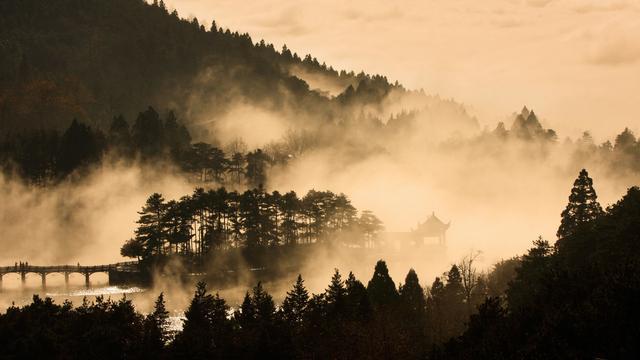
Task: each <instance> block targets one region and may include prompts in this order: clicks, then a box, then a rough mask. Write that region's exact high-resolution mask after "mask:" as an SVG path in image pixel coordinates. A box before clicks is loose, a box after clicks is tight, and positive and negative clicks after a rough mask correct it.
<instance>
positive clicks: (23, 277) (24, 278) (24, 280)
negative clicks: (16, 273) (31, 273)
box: [20, 271, 27, 286]
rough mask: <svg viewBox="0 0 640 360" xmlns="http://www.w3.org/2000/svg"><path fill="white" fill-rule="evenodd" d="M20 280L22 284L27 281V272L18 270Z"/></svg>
mask: <svg viewBox="0 0 640 360" xmlns="http://www.w3.org/2000/svg"><path fill="white" fill-rule="evenodd" d="M20 280H21V281H22V286H24V285H25V284H26V283H27V273H26V272H24V271H22V272H20Z"/></svg>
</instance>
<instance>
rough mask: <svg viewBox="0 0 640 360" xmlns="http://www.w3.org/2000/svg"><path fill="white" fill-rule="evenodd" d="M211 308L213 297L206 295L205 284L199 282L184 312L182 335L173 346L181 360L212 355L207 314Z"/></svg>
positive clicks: (211, 340)
mask: <svg viewBox="0 0 640 360" xmlns="http://www.w3.org/2000/svg"><path fill="white" fill-rule="evenodd" d="M212 308H213V297H212V296H211V295H210V294H207V288H206V284H205V283H204V282H202V281H201V282H199V283H198V284H197V285H196V291H195V294H194V296H193V299H191V304H189V307H188V308H187V311H185V313H184V316H185V320H184V327H183V330H182V333H180V334H179V336H178V337H177V338H176V340H175V342H174V346H175V348H176V350H177V351H178V353H179V354H180V356H179V357H181V358H198V359H200V358H207V357H209V356H210V354H212V353H213V339H212V336H211V326H210V321H209V314H210V313H211V309H212Z"/></svg>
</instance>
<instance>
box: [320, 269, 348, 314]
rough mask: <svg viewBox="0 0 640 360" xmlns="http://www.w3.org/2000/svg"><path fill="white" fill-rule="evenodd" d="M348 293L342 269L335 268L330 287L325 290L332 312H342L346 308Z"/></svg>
mask: <svg viewBox="0 0 640 360" xmlns="http://www.w3.org/2000/svg"><path fill="white" fill-rule="evenodd" d="M346 293H347V292H346V289H345V288H344V282H343V281H342V276H341V275H340V271H338V269H335V272H334V273H333V276H332V277H331V282H330V283H329V287H328V288H327V290H326V291H325V299H326V300H327V305H328V306H329V311H330V312H333V313H340V312H342V311H343V310H344V305H345V296H346Z"/></svg>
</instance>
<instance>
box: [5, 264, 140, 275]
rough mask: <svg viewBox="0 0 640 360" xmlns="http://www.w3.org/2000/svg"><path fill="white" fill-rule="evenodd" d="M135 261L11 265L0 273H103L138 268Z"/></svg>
mask: <svg viewBox="0 0 640 360" xmlns="http://www.w3.org/2000/svg"><path fill="white" fill-rule="evenodd" d="M138 264H139V263H138V262H137V261H123V262H118V263H113V264H105V265H89V266H82V265H45V266H40V265H27V266H25V265H24V264H22V265H13V266H0V273H3V274H6V273H22V272H35V273H52V272H79V273H87V272H89V273H90V272H104V271H109V270H116V269H127V268H128V269H130V268H133V267H137V266H138Z"/></svg>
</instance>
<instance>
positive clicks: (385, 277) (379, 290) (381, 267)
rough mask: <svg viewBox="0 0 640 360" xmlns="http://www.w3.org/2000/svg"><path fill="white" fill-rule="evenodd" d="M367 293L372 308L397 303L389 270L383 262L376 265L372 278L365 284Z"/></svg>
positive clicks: (394, 286)
mask: <svg viewBox="0 0 640 360" xmlns="http://www.w3.org/2000/svg"><path fill="white" fill-rule="evenodd" d="M367 292H368V293H369V298H370V299H371V303H372V304H373V305H374V306H385V305H390V304H393V303H395V302H396V301H397V299H398V291H397V290H396V285H395V284H394V282H393V280H392V279H391V277H390V276H389V269H388V268H387V264H386V263H385V262H384V261H383V260H378V262H377V263H376V267H375V270H374V272H373V277H372V278H371V280H369V284H367Z"/></svg>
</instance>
